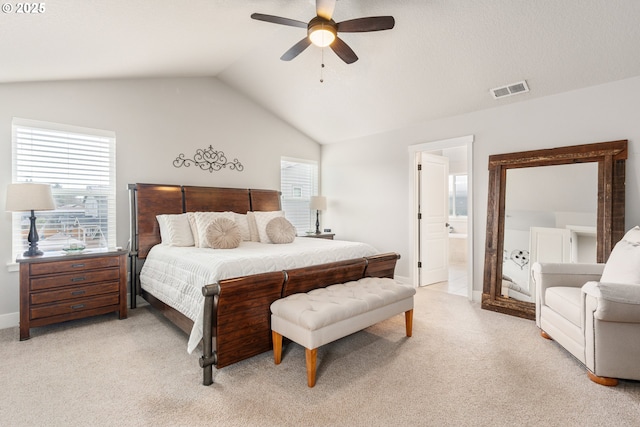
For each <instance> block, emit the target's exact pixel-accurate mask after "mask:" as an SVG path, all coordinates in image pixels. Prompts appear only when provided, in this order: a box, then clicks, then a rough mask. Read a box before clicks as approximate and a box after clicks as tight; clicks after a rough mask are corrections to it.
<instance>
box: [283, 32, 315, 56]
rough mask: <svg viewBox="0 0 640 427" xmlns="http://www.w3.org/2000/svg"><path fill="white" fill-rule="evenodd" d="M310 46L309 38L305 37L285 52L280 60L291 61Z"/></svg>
mask: <svg viewBox="0 0 640 427" xmlns="http://www.w3.org/2000/svg"><path fill="white" fill-rule="evenodd" d="M310 44H311V40H309V37H305V38H303V39H302V40H300V41H299V42H298V43H296V44H294V45H293V46H291V49H289V50H288V51H286V52H285V53H284V55H282V56H281V57H280V59H282V60H283V61H291V60H292V59H293V58H295V57H296V56H298V55H300V54H301V53H302V51H303V50H305V49H306V48H308V47H309V45H310Z"/></svg>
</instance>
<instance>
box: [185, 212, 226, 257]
mask: <svg viewBox="0 0 640 427" xmlns="http://www.w3.org/2000/svg"><path fill="white" fill-rule="evenodd" d="M193 215H194V217H195V220H196V229H197V230H198V233H197V234H198V237H195V238H194V240H195V241H196V242H198V243H199V244H198V245H197V247H199V248H210V247H211V246H209V245H207V243H206V242H205V241H206V240H207V238H206V234H207V227H208V226H209V224H211V223H212V222H214V221H215V220H217V219H220V218H226V219H230V220H231V221H233V220H234V217H233V212H195V213H194V214H193Z"/></svg>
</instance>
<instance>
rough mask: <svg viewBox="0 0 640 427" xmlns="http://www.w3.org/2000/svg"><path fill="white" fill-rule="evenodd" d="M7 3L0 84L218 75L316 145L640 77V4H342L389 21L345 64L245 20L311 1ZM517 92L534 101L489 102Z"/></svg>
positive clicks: (296, 12)
mask: <svg viewBox="0 0 640 427" xmlns="http://www.w3.org/2000/svg"><path fill="white" fill-rule="evenodd" d="M4 3H5V4H9V5H10V6H12V7H9V6H5V7H7V8H9V9H12V10H11V11H10V10H8V9H6V10H5V9H3V12H9V13H1V14H0V34H1V37H0V58H1V64H2V65H1V66H0V83H11V82H30V81H51V80H70V79H104V78H142V77H167V76H181V77H184V76H215V77H217V78H218V79H220V80H221V81H223V82H225V83H226V84H228V85H229V86H231V87H233V88H235V89H236V90H238V91H239V92H241V93H242V94H244V95H246V96H247V97H249V98H251V99H252V100H254V101H255V102H256V103H258V104H260V105H262V106H263V107H264V108H266V109H268V110H270V111H272V112H273V114H275V115H277V116H278V117H280V118H281V119H282V120H284V121H286V122H288V123H290V124H291V125H292V126H294V127H296V128H297V129H299V130H300V131H302V132H303V133H305V134H307V135H309V136H310V137H311V138H313V139H315V140H316V141H318V142H320V143H333V142H340V141H344V140H349V139H353V138H359V137H363V136H366V135H371V134H376V133H380V132H385V131H388V130H393V129H398V128H402V127H406V126H410V125H412V124H416V123H420V122H425V121H429V120H433V119H437V118H441V117H447V116H451V115H457V114H463V113H467V112H471V111H476V110H480V109H486V108H492V107H496V106H500V105H504V104H506V103H511V102H518V101H523V100H527V99H532V98H534V97H541V96H547V95H551V94H555V93H560V92H565V91H570V90H574V89H579V88H583V87H587V86H593V85H598V84H602V83H606V82H610V81H615V80H620V79H625V78H629V77H635V76H639V75H640V54H638V53H639V52H640V1H638V0H613V1H612V0H562V1H558V0H473V1H471V0H395V1H392V0H386V1H382V0H338V1H337V4H336V8H335V13H334V19H335V21H338V22H339V21H344V20H348V19H353V18H359V17H364V16H380V15H392V16H394V17H395V21H396V25H395V28H394V29H392V30H389V31H380V32H373V33H349V34H347V33H343V34H340V36H341V38H342V39H343V40H344V41H345V42H347V43H348V44H349V46H351V48H352V49H353V50H354V51H355V53H356V54H357V55H358V56H359V60H358V61H357V62H355V63H353V64H350V65H347V64H345V63H343V62H342V61H341V60H340V59H338V58H337V56H336V55H335V54H334V53H333V52H332V51H331V50H330V49H328V48H325V49H321V48H318V47H315V46H310V47H309V48H308V49H306V50H305V51H304V52H302V54H300V55H299V56H298V57H297V58H295V59H294V60H293V61H290V62H285V61H281V60H280V59H279V58H280V56H281V55H282V54H283V53H284V52H285V51H286V50H287V49H289V47H291V46H292V45H293V44H294V43H296V42H298V41H299V40H300V39H301V38H303V37H304V36H305V34H306V30H305V29H304V28H295V27H287V26H282V25H275V24H270V23H265V22H260V21H256V20H252V19H250V15H251V13H253V12H260V13H265V14H271V15H279V16H284V17H288V18H292V19H296V20H300V21H304V22H307V21H309V20H310V19H311V18H312V17H313V16H315V1H313V0H245V1H240V0H189V1H180V2H179V1H175V0H145V1H142V0H139V1H130V0H109V1H89V0H57V1H45V2H43V3H42V4H43V5H44V6H45V9H44V11H43V12H42V13H35V14H21V13H16V8H17V4H18V3H17V2H4ZM322 63H324V64H325V67H324V68H321V64H322ZM321 77H322V79H323V80H324V81H323V82H322V83H321V82H320V78H321ZM521 80H526V81H527V82H528V84H529V87H530V92H528V93H526V94H522V95H517V96H511V97H507V98H503V99H499V100H495V99H493V98H492V97H491V95H490V93H489V90H490V89H491V88H494V87H497V86H503V85H506V84H510V83H514V82H518V81H521ZM4 101H5V100H3V102H4Z"/></svg>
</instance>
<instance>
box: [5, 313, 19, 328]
mask: <svg viewBox="0 0 640 427" xmlns="http://www.w3.org/2000/svg"><path fill="white" fill-rule="evenodd" d="M19 323H20V312H15V313H8V314H0V329H7V328H13V327H15V326H18V324H19Z"/></svg>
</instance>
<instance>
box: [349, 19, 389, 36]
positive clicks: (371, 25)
mask: <svg viewBox="0 0 640 427" xmlns="http://www.w3.org/2000/svg"><path fill="white" fill-rule="evenodd" d="M395 24H396V20H395V19H393V16H370V17H368V18H357V19H350V20H348V21H342V22H338V32H341V33H364V32H367V31H381V30H390V29H392V28H393V26H394V25H395Z"/></svg>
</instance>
